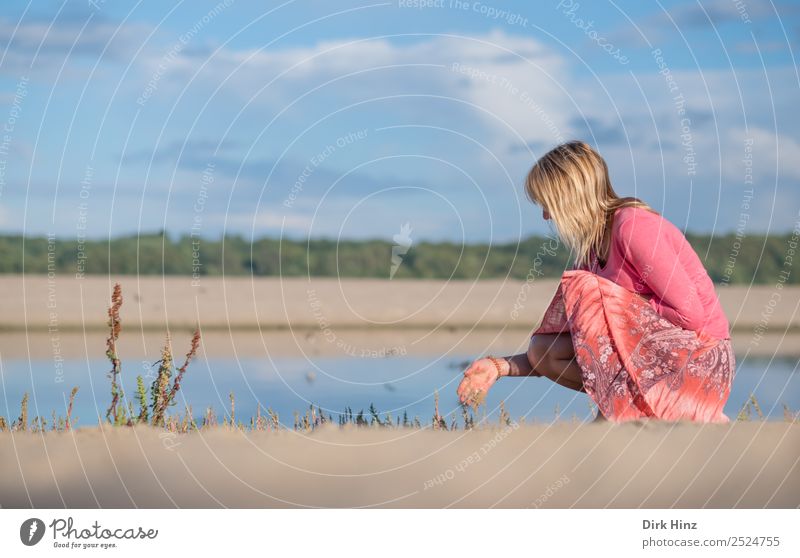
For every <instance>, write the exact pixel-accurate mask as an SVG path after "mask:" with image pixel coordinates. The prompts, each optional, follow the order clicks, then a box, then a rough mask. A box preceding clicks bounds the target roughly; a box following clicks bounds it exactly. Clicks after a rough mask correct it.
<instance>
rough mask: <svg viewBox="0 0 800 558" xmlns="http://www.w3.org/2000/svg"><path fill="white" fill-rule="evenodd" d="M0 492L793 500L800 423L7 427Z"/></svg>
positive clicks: (200, 501) (554, 502)
mask: <svg viewBox="0 0 800 558" xmlns="http://www.w3.org/2000/svg"><path fill="white" fill-rule="evenodd" d="M0 448H2V451H0V505H2V507H6V508H18V507H31V506H32V507H37V508H61V507H65V506H66V507H70V508H97V507H102V508H107V507H112V508H118V507H119V508H129V507H159V508H160V507H166V508H172V507H180V508H200V507H246V508H249V507H257V508H260V507H267V508H271V507H280V508H283V507H411V508H413V507H436V508H439V507H480V508H484V507H513V508H526V507H541V508H571V507H572V508H605V507H610V508H639V507H644V508H796V507H797V506H798V505H800V468H798V460H800V425H798V424H796V423H793V424H792V423H788V422H770V423H764V422H738V423H731V424H728V425H698V424H686V423H683V424H675V423H663V422H635V423H627V424H611V423H569V422H563V423H555V424H538V425H536V424H534V425H517V426H515V427H504V428H502V429H501V428H500V427H499V426H498V427H496V428H495V429H493V430H488V429H487V430H476V431H469V432H464V431H459V432H442V431H432V430H429V429H426V430H422V431H420V430H410V429H409V430H405V429H398V430H394V429H388V430H387V429H380V428H361V429H356V428H355V427H351V428H345V429H339V428H338V427H331V428H321V429H318V430H315V431H314V432H311V433H309V434H303V433H298V432H291V431H284V432H250V433H244V432H240V431H234V430H227V429H225V428H217V429H213V430H208V431H202V432H195V433H191V434H169V433H166V432H163V431H158V430H155V429H151V428H148V427H136V428H116V429H115V428H110V427H103V428H89V429H82V430H79V431H77V432H66V433H47V434H45V435H41V434H31V433H14V434H12V433H8V432H6V433H2V434H0Z"/></svg>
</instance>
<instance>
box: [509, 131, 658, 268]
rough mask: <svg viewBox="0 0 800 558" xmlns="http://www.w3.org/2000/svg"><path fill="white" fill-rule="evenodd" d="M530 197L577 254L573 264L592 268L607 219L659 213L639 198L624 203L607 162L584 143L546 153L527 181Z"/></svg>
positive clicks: (573, 142)
mask: <svg viewBox="0 0 800 558" xmlns="http://www.w3.org/2000/svg"><path fill="white" fill-rule="evenodd" d="M525 191H526V193H527V195H528V198H529V199H530V200H531V201H532V202H533V203H535V204H536V205H539V206H542V208H544V209H545V210H546V211H547V212H548V213H550V216H551V218H552V220H553V222H554V223H555V225H556V229H557V230H558V235H559V236H560V237H561V239H562V240H563V241H564V243H565V244H566V245H567V247H569V248H570V249H571V250H572V251H573V253H574V254H575V265H576V267H579V266H581V265H586V266H589V265H591V261H590V259H591V257H592V256H591V255H592V253H594V254H596V255H598V257H599V255H600V253H601V249H602V245H603V236H604V234H605V229H606V225H607V224H608V220H609V219H610V218H612V217H613V215H614V211H616V210H617V209H619V208H621V207H641V208H644V209H647V210H649V211H652V212H653V213H657V211H655V210H654V209H653V208H651V207H650V206H649V205H647V204H646V203H644V202H643V201H641V200H640V199H638V198H630V197H628V198H620V197H619V196H618V195H617V193H616V192H614V188H613V187H612V186H611V180H610V179H609V177H608V167H607V166H606V162H605V161H604V160H603V158H602V157H601V156H600V155H599V154H598V153H597V152H596V151H595V150H594V149H592V148H591V147H590V146H589V145H587V144H586V143H584V142H582V141H570V142H567V143H563V144H561V145H559V146H557V147H555V148H553V149H551V150H550V151H548V152H547V153H545V154H544V155H543V156H542V157H541V158H540V159H539V160H538V161H536V164H535V165H533V168H531V170H530V172H529V173H528V177H527V179H526V180H525Z"/></svg>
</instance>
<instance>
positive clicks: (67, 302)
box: [0, 275, 800, 331]
mask: <svg viewBox="0 0 800 558" xmlns="http://www.w3.org/2000/svg"><path fill="white" fill-rule="evenodd" d="M115 282H119V283H120V284H121V285H122V290H123V295H124V297H125V303H124V306H123V319H124V320H126V323H128V324H130V325H131V326H132V327H134V328H140V329H145V330H148V329H155V330H157V331H161V330H163V329H164V328H165V327H170V328H173V329H180V328H191V327H193V326H194V325H195V324H196V323H198V322H199V323H200V324H201V325H202V326H203V327H204V328H206V329H212V328H222V329H225V330H227V329H228V328H233V329H247V328H258V327H261V328H266V329H275V328H283V329H285V328H288V327H289V324H291V326H292V327H294V328H300V329H303V328H310V329H323V328H324V327H326V326H329V327H332V328H370V329H374V328H385V329H398V328H417V329H427V330H433V329H435V328H441V329H447V328H464V327H466V328H472V327H476V326H480V327H484V328H503V327H505V328H513V329H523V330H530V329H533V327H534V326H535V325H536V323H537V322H538V320H539V319H540V318H541V315H542V314H543V312H544V310H545V308H546V307H547V304H548V303H549V302H550V299H551V297H552V295H553V293H554V292H555V288H556V284H557V282H556V281H555V280H552V279H548V280H542V279H537V280H535V281H533V282H532V283H530V284H528V283H526V282H524V281H517V280H508V281H501V280H485V281H432V280H431V281H427V280H425V281H417V280H392V281H390V280H379V279H350V278H348V279H341V280H340V279H336V278H310V279H307V278H296V277H293V278H275V277H266V278H255V279H253V278H250V277H225V278H223V277H210V278H203V279H201V280H200V282H199V284H197V286H194V285H193V281H192V278H191V277H174V276H171V277H154V276H139V277H137V276H119V277H105V276H87V277H85V278H83V279H76V278H75V277H74V276H71V275H56V276H55V277H54V278H53V279H52V280H51V279H49V278H48V277H47V276H36V275H27V276H24V280H23V276H21V275H2V276H0V328H2V329H6V330H9V329H15V330H23V331H31V330H32V329H45V330H46V329H47V328H48V327H51V326H55V327H57V328H58V329H61V330H70V329H72V330H75V329H77V330H79V331H83V330H84V329H87V328H88V329H92V328H104V327H105V322H106V319H107V315H106V309H107V307H108V304H109V299H110V296H111V289H112V288H113V284H114V283H115ZM718 292H719V297H720V301H721V303H722V306H723V308H724V310H725V312H726V314H727V316H728V318H729V320H730V322H731V324H732V326H733V328H734V329H736V330H740V331H745V330H749V329H753V328H754V327H755V326H756V325H758V324H759V322H760V321H761V319H762V314H763V313H764V312H765V311H767V312H768V313H769V315H768V319H767V323H766V327H767V328H769V329H772V330H775V331H785V330H786V329H793V330H798V329H800V311H798V309H799V308H800V287H784V288H783V289H782V290H781V291H780V292H779V294H780V304H775V303H774V301H773V302H772V303H771V302H770V301H771V300H772V299H773V298H774V293H775V292H776V291H775V288H774V286H769V285H756V286H752V287H746V286H745V287H742V286H728V287H724V288H722V287H720V288H718Z"/></svg>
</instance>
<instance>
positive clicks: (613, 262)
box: [582, 207, 730, 339]
mask: <svg viewBox="0 0 800 558" xmlns="http://www.w3.org/2000/svg"><path fill="white" fill-rule="evenodd" d="M607 259H608V261H606V264H605V267H602V268H601V267H599V265H598V266H597V267H596V268H594V269H589V270H590V271H593V272H594V273H596V274H597V275H599V276H601V277H605V278H606V279H610V280H611V281H614V282H615V283H617V284H619V285H620V286H622V287H624V288H626V289H628V290H629V291H633V292H636V293H639V294H640V295H642V296H644V297H645V298H648V299H649V300H650V304H651V306H653V308H655V310H656V312H658V313H659V314H660V315H661V316H663V317H664V318H666V319H667V320H669V321H670V322H672V323H673V324H675V325H678V326H680V327H682V328H684V329H690V330H693V331H696V332H698V333H699V332H701V331H702V332H705V333H706V334H707V335H709V336H711V337H715V338H717V339H727V338H729V337H730V333H729V331H728V319H727V318H726V317H725V313H724V312H723V310H722V307H721V306H720V303H719V299H718V298H717V295H716V292H715V291H714V283H713V282H712V281H711V278H710V277H709V276H708V273H706V270H705V268H704V267H703V264H702V262H701V261H700V258H699V257H698V256H697V254H696V253H695V251H694V249H692V247H691V245H690V244H689V242H688V241H687V240H686V237H685V236H684V235H683V233H682V232H681V231H680V229H678V228H677V227H676V226H675V225H673V224H672V223H670V222H669V221H667V220H666V219H665V218H663V217H662V216H660V215H657V214H655V213H652V212H650V211H648V210H646V209H643V208H640V207H623V208H621V209H618V210H617V211H616V213H615V214H614V222H613V226H612V232H611V247H610V248H609V253H608V257H607ZM582 269H587V268H585V267H584V268H582Z"/></svg>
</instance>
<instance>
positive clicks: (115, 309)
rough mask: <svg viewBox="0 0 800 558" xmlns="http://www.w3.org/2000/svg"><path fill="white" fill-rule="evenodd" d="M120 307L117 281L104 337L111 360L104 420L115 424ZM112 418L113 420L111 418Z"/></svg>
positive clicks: (117, 397)
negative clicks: (107, 404) (108, 400)
mask: <svg viewBox="0 0 800 558" xmlns="http://www.w3.org/2000/svg"><path fill="white" fill-rule="evenodd" d="M121 307H122V287H121V286H120V284H119V283H115V284H114V291H113V293H112V294H111V306H109V308H108V327H109V330H110V331H109V335H108V339H106V356H107V357H108V360H110V361H111V371H110V372H109V378H111V405H109V407H108V410H107V411H106V420H109V421H111V422H112V423H113V424H117V421H118V416H117V405H118V404H119V399H120V395H121V390H120V388H119V373H120V367H121V364H120V360H119V356H118V355H117V339H119V333H120V331H121V330H122V325H121V322H120V319H119V309H120V308H121ZM112 418H113V420H112Z"/></svg>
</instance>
